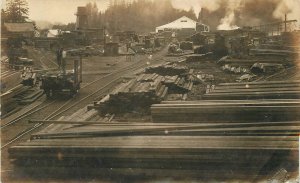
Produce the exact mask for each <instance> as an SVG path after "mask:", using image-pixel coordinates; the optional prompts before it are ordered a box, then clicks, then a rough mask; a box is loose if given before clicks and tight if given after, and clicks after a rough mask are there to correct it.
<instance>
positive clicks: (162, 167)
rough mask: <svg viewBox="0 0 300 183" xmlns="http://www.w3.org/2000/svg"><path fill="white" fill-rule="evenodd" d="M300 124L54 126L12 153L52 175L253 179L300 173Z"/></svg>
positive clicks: (20, 161)
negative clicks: (107, 172) (137, 173)
mask: <svg viewBox="0 0 300 183" xmlns="http://www.w3.org/2000/svg"><path fill="white" fill-rule="evenodd" d="M70 122H72V120H71V121H70ZM299 124H300V123H299V122H281V123H276V124H275V123H273V124H268V123H255V124H248V123H237V124H192V123H178V124H174V123H161V124H154V123H109V124H104V123H102V124H94V125H81V126H77V127H76V128H74V127H73V128H60V129H58V128H57V127H56V125H53V126H52V128H51V129H50V128H49V129H48V130H47V131H44V132H40V133H38V134H34V138H31V140H30V141H26V142H22V143H19V144H18V145H15V146H13V147H11V148H9V156H10V158H11V159H13V160H15V161H14V162H15V163H16V164H17V165H19V166H24V167H26V168H30V167H35V168H37V169H38V170H39V171H40V170H41V169H43V168H49V167H51V168H52V171H50V172H52V173H55V170H56V168H57V167H67V168H66V169H65V170H68V169H69V168H70V169H72V168H75V167H76V168H75V169H76V170H77V171H76V172H80V174H81V175H84V173H83V172H88V173H90V174H91V175H95V174H96V175H97V174H99V168H102V169H105V168H108V169H118V168H119V169H123V170H124V169H132V170H135V169H139V170H144V171H146V172H149V171H150V172H152V170H156V173H158V175H165V174H164V173H165V171H167V172H168V171H170V172H169V173H171V172H172V173H171V174H169V175H168V176H171V177H174V176H179V177H180V176H182V177H186V176H187V175H192V176H197V177H201V178H203V177H204V176H205V177H207V178H210V180H211V179H213V180H216V179H222V180H223V181H224V178H226V179H231V180H232V179H234V180H241V179H242V180H247V181H249V180H252V179H253V178H257V177H258V176H262V177H265V176H267V175H270V174H273V173H271V172H273V171H276V170H278V167H280V168H287V171H288V172H297V171H298V161H297V157H298V156H297V155H298V145H299V142H298V140H299V137H298V135H297V134H299V129H300V128H299ZM58 155H59V156H58ZM274 161H276V164H274ZM282 162H283V163H285V164H283V163H282ZM74 164H76V166H74ZM220 167H222V168H220ZM53 170H54V172H53ZM174 172H177V174H174Z"/></svg>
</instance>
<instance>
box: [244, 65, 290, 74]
mask: <svg viewBox="0 0 300 183" xmlns="http://www.w3.org/2000/svg"><path fill="white" fill-rule="evenodd" d="M283 69H284V66H283V65H282V64H273V63H255V64H253V65H252V67H251V68H250V70H251V72H252V73H254V74H261V73H267V74H272V73H276V72H279V71H281V70H283Z"/></svg>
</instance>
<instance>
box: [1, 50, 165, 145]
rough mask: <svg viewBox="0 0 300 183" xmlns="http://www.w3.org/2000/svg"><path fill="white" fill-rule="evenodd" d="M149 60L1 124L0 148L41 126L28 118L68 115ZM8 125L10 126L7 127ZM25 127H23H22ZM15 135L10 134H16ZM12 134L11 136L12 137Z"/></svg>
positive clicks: (49, 117) (157, 60)
mask: <svg viewBox="0 0 300 183" xmlns="http://www.w3.org/2000/svg"><path fill="white" fill-rule="evenodd" d="M163 53H164V52H163V51H161V52H160V53H158V54H157V55H156V56H154V59H153V60H151V65H152V64H157V63H160V62H161V61H162V60H163V59H162V56H163ZM148 62H149V60H148V59H147V58H146V59H142V60H141V61H139V62H138V63H133V64H130V65H129V66H126V67H124V68H121V69H119V70H117V71H115V72H112V73H110V74H107V75H105V76H103V77H100V78H98V79H96V80H94V81H92V82H90V83H88V84H87V85H85V86H84V87H82V88H81V90H80V93H79V94H78V95H77V96H75V97H74V98H71V99H69V100H67V101H52V102H50V103H48V104H46V105H42V106H41V107H37V108H35V109H34V110H32V111H30V112H28V113H27V114H24V115H23V116H20V117H19V118H18V119H16V120H13V121H10V122H8V123H6V124H4V125H3V126H1V131H2V137H5V138H4V139H2V140H1V141H2V144H3V145H2V146H1V150H3V149H4V148H7V147H9V146H10V145H11V144H13V143H14V142H16V141H18V140H19V139H21V138H22V137H24V136H26V135H28V134H30V133H31V132H33V131H35V130H37V129H39V128H40V127H42V126H43V124H42V123H38V124H34V125H33V124H29V123H28V122H27V121H28V120H29V119H43V120H53V119H56V118H59V117H60V116H62V115H70V114H72V113H73V112H75V111H76V110H78V109H80V108H82V107H84V106H86V105H87V104H89V103H91V102H92V101H93V99H94V98H92V97H93V96H99V95H103V94H105V93H107V91H108V90H109V89H110V88H111V87H113V86H114V85H115V84H116V83H117V81H119V80H121V77H122V76H124V75H126V74H132V73H133V72H134V71H137V70H139V69H141V68H144V67H145V66H146V65H147V64H149V63H148ZM43 114H49V115H47V117H44V116H45V115H43ZM8 127H11V128H10V129H8ZM24 128H25V129H24ZM12 130H13V131H15V132H14V133H10V132H11V131H12ZM16 132H17V135H15V136H14V135H11V134H16ZM12 136H13V137H12Z"/></svg>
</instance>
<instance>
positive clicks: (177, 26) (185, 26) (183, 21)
mask: <svg viewBox="0 0 300 183" xmlns="http://www.w3.org/2000/svg"><path fill="white" fill-rule="evenodd" d="M167 30H168V31H174V30H194V31H199V32H209V26H208V25H205V24H202V23H199V22H196V21H195V20H192V19H190V18H188V17H186V16H183V17H181V18H179V19H177V20H175V21H173V22H171V23H168V24H165V25H162V26H159V27H156V32H161V31H167Z"/></svg>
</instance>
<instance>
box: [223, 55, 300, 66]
mask: <svg viewBox="0 0 300 183" xmlns="http://www.w3.org/2000/svg"><path fill="white" fill-rule="evenodd" d="M293 62H294V60H293V59H287V58H286V57H282V58H281V57H274V56H268V57H266V58H264V57H260V56H249V57H247V58H232V57H229V56H225V57H223V58H221V59H220V60H218V62H217V63H218V64H220V65H226V64H230V65H233V66H249V67H251V66H252V65H253V64H255V63H262V64H282V65H287V64H290V65H292V64H293Z"/></svg>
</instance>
